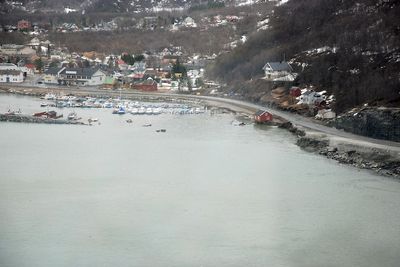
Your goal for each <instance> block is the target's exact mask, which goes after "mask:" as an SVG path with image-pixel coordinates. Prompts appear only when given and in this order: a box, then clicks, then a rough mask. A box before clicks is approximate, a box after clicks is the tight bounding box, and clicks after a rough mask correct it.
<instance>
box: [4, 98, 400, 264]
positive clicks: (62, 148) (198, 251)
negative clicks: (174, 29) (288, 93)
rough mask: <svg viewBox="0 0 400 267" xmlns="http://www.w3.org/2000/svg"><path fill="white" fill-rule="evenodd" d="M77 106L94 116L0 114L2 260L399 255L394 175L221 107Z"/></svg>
mask: <svg viewBox="0 0 400 267" xmlns="http://www.w3.org/2000/svg"><path fill="white" fill-rule="evenodd" d="M40 102H41V100H39V99H34V98H28V97H16V96H6V95H0V112H4V111H6V110H7V109H8V108H9V107H11V108H22V110H23V111H26V112H29V113H31V112H33V111H38V110H40V108H39V103H40ZM10 103H11V104H10ZM76 111H77V113H78V114H79V115H81V116H82V117H97V118H99V119H100V121H101V125H96V126H92V127H85V126H68V125H39V124H18V123H0V155H1V156H0V157H1V160H0V170H1V172H0V266H2V267H9V266H10V267H11V266H18V267H24V266H30V267H32V266H40V267H47V266H49V267H50V266H51V267H54V266H75V267H87V266H121V267H125V266H140V267H141V266H149V267H150V266H151V267H153V266H154V267H157V266H177V267H178V266H179V267H181V266H182V267H183V266H185V267H186V266H204V267H206V266H207V267H208V266H210V267H211V266H285V267H286V266H304V267H310V266H363V267H365V266H374V267H376V266H381V267H383V266H393V267H398V266H399V265H400V241H399V240H400V209H399V206H400V183H399V182H398V181H396V180H392V179H388V178H384V177H380V176H376V175H374V174H372V173H369V172H366V171H359V170H357V169H355V168H352V167H348V166H342V165H339V164H337V163H336V162H334V161H331V160H328V159H325V158H323V157H320V156H318V155H314V154H310V153H307V152H303V151H301V150H300V149H299V148H298V147H297V146H296V145H295V144H294V143H295V139H294V137H293V136H292V135H291V134H289V133H287V132H286V131H283V130H280V129H276V128H269V129H268V128H267V129H264V130H261V129H258V128H255V127H254V126H253V125H247V126H244V127H237V126H233V125H232V124H231V122H232V120H234V117H233V116H232V115H228V114H225V115H217V116H209V115H206V114H205V115H187V116H178V115H160V116H133V115H125V116H118V115H112V114H111V110H107V109H99V110H95V109H87V110H81V109H79V110H78V109H77V110H76ZM63 113H64V115H67V114H68V110H66V109H64V112H63ZM127 118H132V119H133V121H134V122H133V124H127V123H126V122H125V120H126V119H127ZM146 122H151V123H152V124H153V127H148V128H145V127H141V125H142V124H144V123H146ZM157 128H166V129H167V132H166V133H156V132H155V130H156V129H157Z"/></svg>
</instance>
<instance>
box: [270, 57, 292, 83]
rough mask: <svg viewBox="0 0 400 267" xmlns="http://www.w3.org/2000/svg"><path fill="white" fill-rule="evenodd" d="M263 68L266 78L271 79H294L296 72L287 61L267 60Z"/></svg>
mask: <svg viewBox="0 0 400 267" xmlns="http://www.w3.org/2000/svg"><path fill="white" fill-rule="evenodd" d="M263 70H264V72H265V79H266V80H270V81H294V79H295V74H294V73H293V69H292V67H291V66H290V65H289V63H287V62H286V61H281V62H267V63H266V64H265V65H264V67H263Z"/></svg>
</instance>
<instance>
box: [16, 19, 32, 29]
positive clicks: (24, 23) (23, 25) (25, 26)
mask: <svg viewBox="0 0 400 267" xmlns="http://www.w3.org/2000/svg"><path fill="white" fill-rule="evenodd" d="M31 28H32V25H31V23H30V22H29V21H27V20H20V21H18V30H20V31H23V30H30V29H31Z"/></svg>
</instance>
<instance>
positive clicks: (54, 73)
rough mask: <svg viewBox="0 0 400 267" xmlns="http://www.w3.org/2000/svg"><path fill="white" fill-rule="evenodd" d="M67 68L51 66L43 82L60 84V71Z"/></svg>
mask: <svg viewBox="0 0 400 267" xmlns="http://www.w3.org/2000/svg"><path fill="white" fill-rule="evenodd" d="M64 69H65V67H63V68H49V69H48V70H46V71H45V72H44V76H43V82H44V83H48V84H59V83H60V82H59V78H60V73H61V72H62V71H63V70H64Z"/></svg>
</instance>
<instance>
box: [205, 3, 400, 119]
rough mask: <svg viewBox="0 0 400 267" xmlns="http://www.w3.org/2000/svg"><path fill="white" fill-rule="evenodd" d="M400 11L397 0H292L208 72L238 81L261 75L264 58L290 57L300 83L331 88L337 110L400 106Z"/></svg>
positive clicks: (225, 79)
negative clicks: (399, 104) (358, 107)
mask: <svg viewBox="0 0 400 267" xmlns="http://www.w3.org/2000/svg"><path fill="white" fill-rule="evenodd" d="M399 14H400V2H399V1H396V0H385V1H383V0H381V1H376V0H374V1H373V0H365V1H362V2H360V1H356V0H349V1H330V0H296V1H289V2H288V3H287V4H286V5H283V6H280V7H277V8H276V10H275V12H274V14H273V15H272V16H271V17H270V22H269V27H270V28H269V29H268V30H265V31H259V32H256V33H255V34H253V35H252V36H251V38H249V40H248V42H247V43H245V44H244V45H242V46H240V47H238V48H237V49H235V50H234V51H233V52H231V53H227V54H224V55H221V56H220V57H219V58H218V59H217V62H216V64H215V66H214V67H213V68H212V69H211V70H210V71H209V74H210V75H212V76H213V77H215V78H220V79H222V80H224V81H226V82H228V83H231V84H239V83H238V82H239V81H244V80H249V79H252V78H254V77H257V76H259V77H260V76H261V75H262V67H263V65H264V64H265V62H266V61H280V60H282V59H284V58H286V59H288V60H289V59H292V62H293V63H294V64H293V66H294V67H295V70H296V71H297V72H299V73H300V75H299V77H298V78H297V80H296V83H298V84H303V85H309V84H312V85H314V86H317V87H318V88H320V89H322V90H328V91H329V92H330V93H333V94H334V95H335V96H336V99H337V101H336V107H335V108H336V110H337V111H339V112H341V111H344V110H346V109H348V108H350V107H353V106H356V105H360V104H363V103H366V102H368V103H370V104H381V103H383V104H389V105H390V104H392V105H398V103H399V102H400V101H399V97H400V94H399V88H400V82H399V78H400V77H399V73H400V36H399V35H400V23H399V19H398V17H399ZM321 47H325V48H324V49H320V50H314V49H316V48H321ZM313 50H314V51H313ZM307 51H308V52H307Z"/></svg>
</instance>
